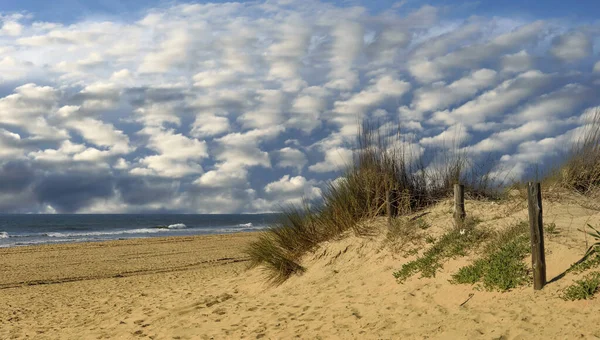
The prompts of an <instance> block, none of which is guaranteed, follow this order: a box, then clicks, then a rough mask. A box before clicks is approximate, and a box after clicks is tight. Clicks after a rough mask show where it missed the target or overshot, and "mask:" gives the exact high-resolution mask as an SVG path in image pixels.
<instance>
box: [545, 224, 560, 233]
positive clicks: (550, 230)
mask: <svg viewBox="0 0 600 340" xmlns="http://www.w3.org/2000/svg"><path fill="white" fill-rule="evenodd" d="M544 232H545V233H546V234H548V235H558V234H559V233H560V232H559V231H558V230H556V223H549V224H544Z"/></svg>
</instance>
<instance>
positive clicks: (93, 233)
mask: <svg viewBox="0 0 600 340" xmlns="http://www.w3.org/2000/svg"><path fill="white" fill-rule="evenodd" d="M170 227H171V226H169V229H171V228H170ZM167 231H168V230H166V229H159V228H140V229H129V230H114V231H90V232H85V233H47V234H46V235H47V236H48V237H61V238H66V237H86V236H88V237H89V236H111V235H123V234H156V233H163V232H167ZM171 231H173V229H171Z"/></svg>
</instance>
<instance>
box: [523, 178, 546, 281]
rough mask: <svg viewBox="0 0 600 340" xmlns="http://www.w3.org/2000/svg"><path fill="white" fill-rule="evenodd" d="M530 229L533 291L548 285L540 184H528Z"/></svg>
mask: <svg viewBox="0 0 600 340" xmlns="http://www.w3.org/2000/svg"><path fill="white" fill-rule="evenodd" d="M527 202H528V206H529V227H530V230H531V263H532V265H533V289H535V290H539V289H542V288H544V285H546V256H545V254H544V222H543V221H542V189H541V185H540V183H533V182H529V183H528V184H527Z"/></svg>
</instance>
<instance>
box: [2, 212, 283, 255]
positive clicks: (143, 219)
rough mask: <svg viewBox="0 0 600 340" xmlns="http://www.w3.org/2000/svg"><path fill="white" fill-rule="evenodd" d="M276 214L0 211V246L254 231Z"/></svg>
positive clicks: (266, 225)
mask: <svg viewBox="0 0 600 340" xmlns="http://www.w3.org/2000/svg"><path fill="white" fill-rule="evenodd" d="M277 218H278V215H276V214H252V215H187V214H186V215H176V214H144V215H133V214H127V215H105V214H103V215H0V247H15V246H27V245H36V244H48V243H67V242H88V241H105V240H116V239H131V238H144V237H164V236H186V235H206V234H224V233H234V232H249V231H257V230H261V229H264V228H267V227H268V226H270V225H272V224H273V223H275V222H276V220H277Z"/></svg>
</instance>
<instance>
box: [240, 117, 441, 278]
mask: <svg viewBox="0 0 600 340" xmlns="http://www.w3.org/2000/svg"><path fill="white" fill-rule="evenodd" d="M423 176H424V175H423V174H419V172H418V171H417V169H416V168H415V167H414V166H413V165H412V163H411V162H409V156H408V153H407V150H404V149H403V150H395V149H393V148H391V147H390V144H389V143H388V141H387V140H385V139H384V138H383V137H382V136H381V135H380V134H379V133H377V132H376V130H375V129H373V128H372V127H369V126H368V125H365V126H364V127H363V128H362V130H361V131H360V133H359V138H358V149H357V151H356V152H355V153H354V160H353V164H351V165H349V166H348V167H347V169H346V171H345V174H344V176H343V177H342V178H340V179H338V180H336V181H335V182H332V183H330V184H329V185H328V187H327V188H326V189H325V190H324V192H323V197H322V203H321V204H320V205H318V206H316V207H310V206H309V205H308V204H306V205H305V206H303V207H302V208H290V209H287V210H285V211H284V212H283V214H282V219H281V221H280V223H278V224H276V225H275V226H273V227H272V228H270V229H268V230H267V231H266V232H264V233H263V234H262V235H261V236H260V238H259V239H258V240H257V241H256V242H254V243H252V244H251V245H250V246H249V248H248V249H247V253H248V255H249V256H250V261H251V265H252V266H257V265H263V266H265V268H266V269H267V270H268V271H269V277H270V279H271V280H272V281H274V282H283V281H284V280H285V279H287V278H288V277H289V276H290V275H292V274H294V273H300V272H302V271H303V270H304V269H303V268H302V266H301V265H300V264H299V259H300V257H301V255H302V254H304V253H305V252H306V251H308V250H310V249H311V248H312V247H314V246H316V245H317V244H319V243H321V242H324V241H327V240H330V239H333V238H335V237H338V236H340V235H342V234H343V233H345V232H347V231H353V232H354V233H356V234H358V235H364V234H368V233H370V230H368V228H366V227H364V226H362V227H361V224H360V223H359V222H361V221H364V220H368V219H371V218H374V217H376V216H379V215H385V214H386V213H387V211H386V199H387V196H388V195H387V193H388V192H389V191H390V190H394V191H395V192H398V193H402V195H398V196H399V197H397V200H396V202H394V203H396V204H397V203H400V202H402V204H403V205H402V206H401V207H399V208H400V210H402V211H411V210H414V209H418V208H420V207H423V206H425V205H427V204H429V202H430V201H429V199H430V195H428V188H427V185H426V183H427V182H426V180H425V178H424V177H423Z"/></svg>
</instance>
